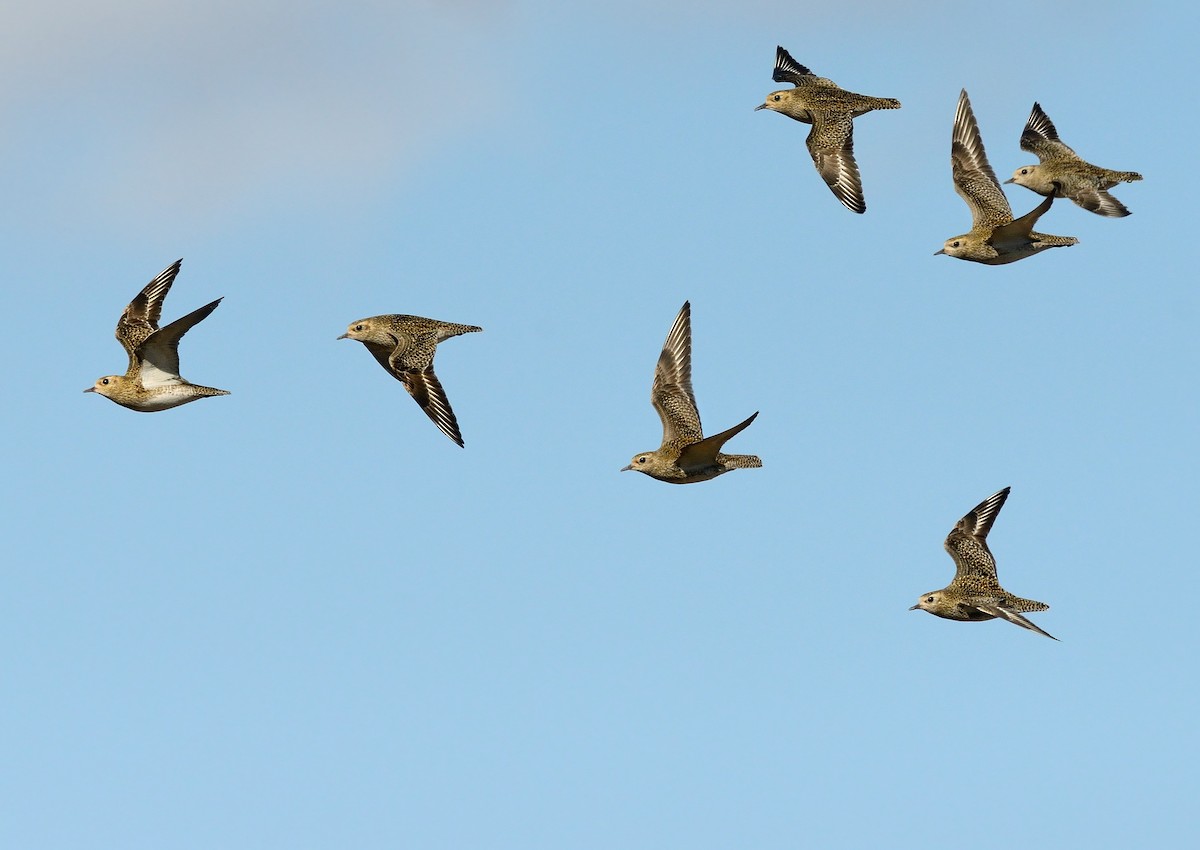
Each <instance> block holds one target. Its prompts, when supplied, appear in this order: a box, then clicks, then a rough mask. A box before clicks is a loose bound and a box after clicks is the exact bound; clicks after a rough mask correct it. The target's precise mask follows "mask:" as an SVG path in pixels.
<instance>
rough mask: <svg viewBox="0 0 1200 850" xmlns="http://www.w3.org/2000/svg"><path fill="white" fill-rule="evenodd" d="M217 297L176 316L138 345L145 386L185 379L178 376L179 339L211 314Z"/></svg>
mask: <svg viewBox="0 0 1200 850" xmlns="http://www.w3.org/2000/svg"><path fill="white" fill-rule="evenodd" d="M220 303H221V299H220V298H218V299H217V300H216V301H213V302H212V303H210V304H205V305H204V306H203V307H201V308H200V309H199V310H193V311H192V312H190V313H188V314H187V315H186V316H184V317H183V318H181V319H176V320H175V321H173V322H171V324H169V325H167V326H166V327H165V328H162V329H160V330H157V331H155V332H154V333H152V334H150V336H148V337H147V338H146V341H145V342H143V343H142V345H141V347H140V348H139V349H138V356H139V363H138V377H139V378H140V379H141V382H142V386H143V387H145V388H146V389H151V388H153V387H160V386H164V385H167V384H178V383H182V379H181V378H180V377H179V340H181V339H183V335H184V334H185V333H187V332H188V331H189V330H191V329H192V328H193V327H195V326H196V325H198V324H199V323H200V322H202V321H204V320H205V319H206V318H208V316H209V314H210V313H212V311H213V310H215V309H217V305H218V304H220Z"/></svg>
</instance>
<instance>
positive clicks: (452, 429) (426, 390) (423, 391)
mask: <svg viewBox="0 0 1200 850" xmlns="http://www.w3.org/2000/svg"><path fill="white" fill-rule="evenodd" d="M398 377H399V378H400V382H401V383H402V384H404V388H405V389H406V390H408V394H409V395H411V396H412V397H413V400H415V401H416V403H417V404H419V405H420V406H421V409H422V410H424V411H425V415H426V416H428V417H429V418H430V419H431V420H433V424H434V425H436V426H438V428H440V429H441V431H442V433H443V434H445V435H446V436H447V437H449V438H450V439H451V440H453V441H454V442H455V443H457V444H458V445H459V446H460V447H462V445H463V438H462V433H461V432H460V431H459V430H458V419H457V418H456V417H455V415H454V411H453V410H452V409H451V407H450V399H448V398H446V391H445V390H444V389H442V382H441V381H439V380H438V378H437V375H435V374H433V369H432V368H430V369H425V370H423V371H420V372H416V371H413V372H401V373H400V374H399V376H398Z"/></svg>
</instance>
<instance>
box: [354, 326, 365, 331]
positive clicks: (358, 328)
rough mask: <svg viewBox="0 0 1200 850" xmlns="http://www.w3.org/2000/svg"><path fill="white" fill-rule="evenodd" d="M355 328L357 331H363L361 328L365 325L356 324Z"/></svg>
mask: <svg viewBox="0 0 1200 850" xmlns="http://www.w3.org/2000/svg"><path fill="white" fill-rule="evenodd" d="M354 329H355V330H356V331H361V330H362V329H363V326H362V325H355V326H354Z"/></svg>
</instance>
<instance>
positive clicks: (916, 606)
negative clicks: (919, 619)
mask: <svg viewBox="0 0 1200 850" xmlns="http://www.w3.org/2000/svg"><path fill="white" fill-rule="evenodd" d="M920 607H921V605H920V603H918V604H916V605H914V606H913V607H911V608H909V609H908V610H909V611H916V610H917V609H918V608H920Z"/></svg>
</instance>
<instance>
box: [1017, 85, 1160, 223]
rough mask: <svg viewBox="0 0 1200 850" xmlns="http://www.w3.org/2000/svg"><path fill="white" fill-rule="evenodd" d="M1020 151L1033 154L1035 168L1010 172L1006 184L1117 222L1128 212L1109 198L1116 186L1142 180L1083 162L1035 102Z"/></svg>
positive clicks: (1135, 175)
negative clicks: (1035, 158) (1077, 206)
mask: <svg viewBox="0 0 1200 850" xmlns="http://www.w3.org/2000/svg"><path fill="white" fill-rule="evenodd" d="M1021 149H1022V150H1026V151H1029V152H1030V153H1032V154H1036V155H1037V158H1038V165H1025V166H1022V167H1021V168H1018V169H1017V170H1016V171H1014V172H1013V176H1012V177H1011V178H1009V179H1008V180H1005V181H1004V182H1005V183H1016V184H1017V185H1018V186H1024V187H1025V188H1026V189H1031V190H1033V191H1034V192H1037V193H1038V194H1039V195H1046V196H1053V197H1055V198H1069V199H1071V200H1072V201H1074V202H1075V203H1076V204H1078V205H1079V206H1081V207H1083V208H1084V209H1085V210H1088V211H1089V212H1094V213H1096V215H1103V216H1110V217H1113V218H1120V217H1122V216H1127V215H1129V210H1128V209H1127V208H1126V207H1125V205H1124V204H1122V203H1121V202H1120V201H1118V200H1117V199H1116V198H1114V197H1113V196H1112V195H1110V194H1109V193H1108V192H1107V191H1105V190H1106V189H1111V188H1112V187H1113V186H1116V185H1117V184H1118V183H1132V182H1133V181H1135V180H1141V179H1142V175H1140V174H1138V173H1137V172H1136V171H1113V170H1112V169H1111V168H1101V167H1100V166H1098V165H1092V164H1091V163H1090V162H1086V161H1084V159H1083V158H1082V157H1080V156H1079V154H1077V153H1075V151H1073V150H1071V149H1070V148H1069V147H1067V146H1066V144H1064V143H1063V142H1062V140H1061V139H1059V137H1058V130H1056V129H1055V127H1054V122H1053V121H1051V120H1050V116H1049V115H1047V114H1046V113H1045V111H1044V110H1043V109H1042V107H1041V104H1039V103H1037V102H1034V104H1033V111H1032V112H1030V113H1029V120H1028V121H1027V122H1026V123H1025V130H1024V131H1023V132H1022V133H1021Z"/></svg>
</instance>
